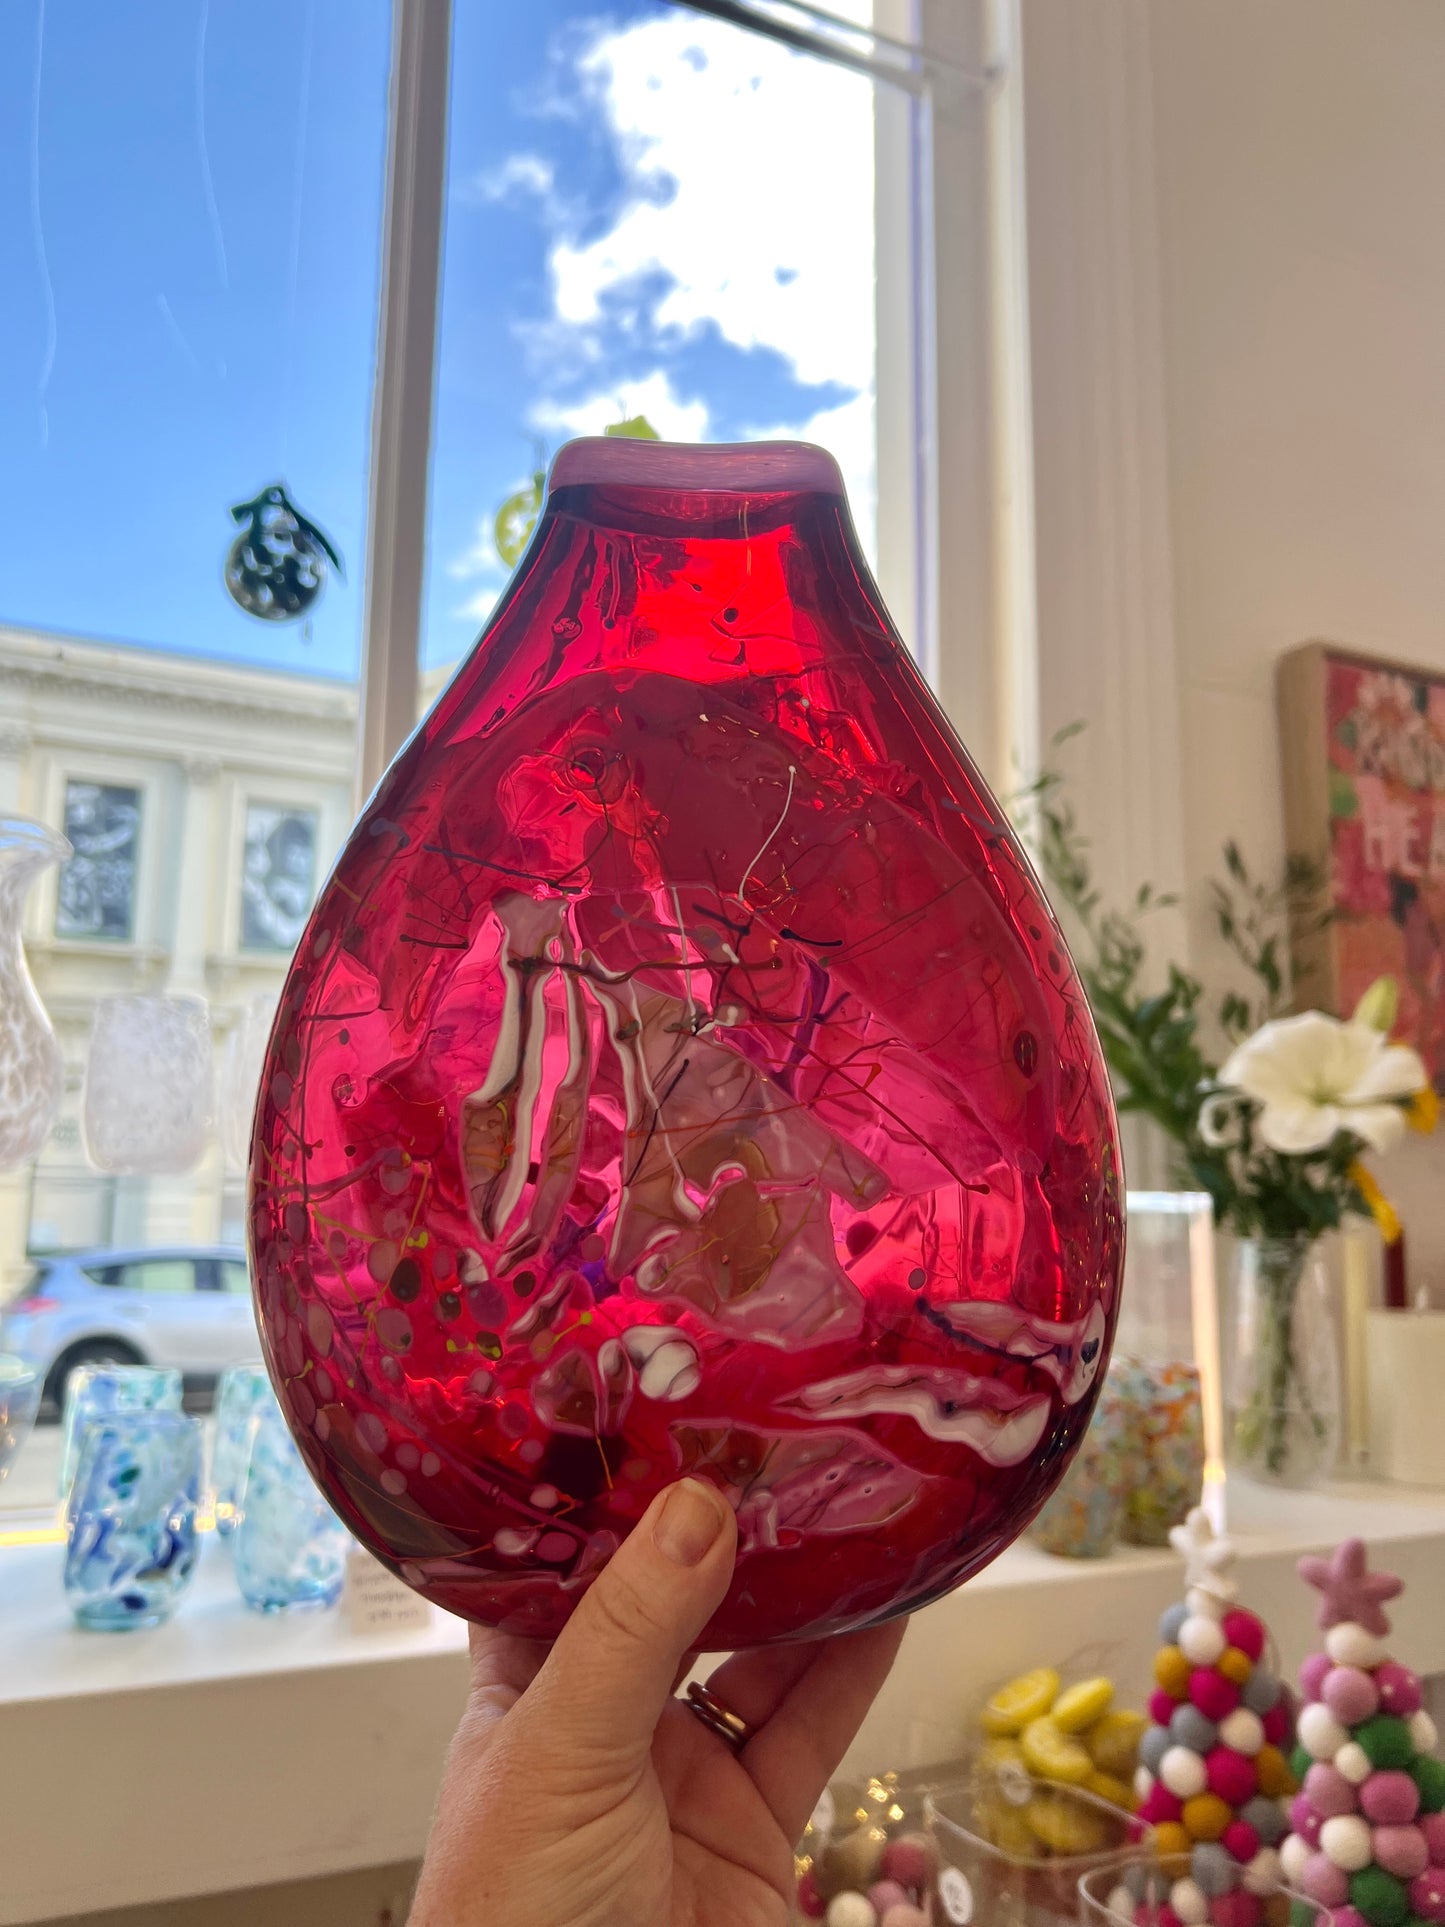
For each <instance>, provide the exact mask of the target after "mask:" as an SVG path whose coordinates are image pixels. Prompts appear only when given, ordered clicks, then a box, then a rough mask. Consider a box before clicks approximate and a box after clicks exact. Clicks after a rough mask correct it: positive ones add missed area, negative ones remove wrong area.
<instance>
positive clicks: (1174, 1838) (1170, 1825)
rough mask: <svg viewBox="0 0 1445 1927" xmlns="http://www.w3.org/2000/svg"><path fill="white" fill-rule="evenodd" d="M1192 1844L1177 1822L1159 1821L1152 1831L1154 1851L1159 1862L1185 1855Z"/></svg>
mask: <svg viewBox="0 0 1445 1927" xmlns="http://www.w3.org/2000/svg"><path fill="white" fill-rule="evenodd" d="M1193 1845H1194V1842H1193V1841H1192V1840H1191V1839H1190V1838H1189V1835H1188V1834H1187V1833H1186V1832H1185V1830H1184V1828H1183V1827H1181V1826H1180V1824H1179V1822H1178V1821H1177V1820H1161V1821H1160V1822H1159V1824H1158V1826H1157V1827H1155V1829H1154V1851H1155V1853H1157V1854H1158V1856H1159V1858H1160V1859H1161V1860H1169V1859H1173V1858H1174V1857H1175V1856H1176V1855H1181V1854H1187V1853H1188V1852H1189V1851H1190V1849H1191V1848H1192V1847H1193Z"/></svg>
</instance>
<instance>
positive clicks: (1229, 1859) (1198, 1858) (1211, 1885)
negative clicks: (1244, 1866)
mask: <svg viewBox="0 0 1445 1927" xmlns="http://www.w3.org/2000/svg"><path fill="white" fill-rule="evenodd" d="M1189 1871H1190V1872H1191V1873H1192V1874H1193V1875H1194V1879H1195V1884H1196V1885H1197V1886H1199V1887H1202V1888H1203V1890H1204V1892H1205V1893H1207V1894H1208V1895H1209V1897H1210V1898H1211V1899H1212V1900H1213V1899H1217V1898H1218V1897H1219V1895H1220V1894H1227V1893H1231V1892H1232V1891H1233V1889H1234V1884H1235V1881H1236V1880H1237V1879H1238V1877H1239V1863H1238V1862H1237V1861H1236V1860H1235V1858H1234V1856H1233V1855H1232V1854H1231V1853H1230V1852H1229V1850H1228V1849H1227V1848H1225V1847H1221V1846H1220V1844H1219V1842H1218V1841H1217V1840H1201V1841H1200V1842H1199V1844H1198V1846H1197V1847H1195V1849H1194V1852H1193V1855H1192V1856H1191V1858H1190V1862H1189Z"/></svg>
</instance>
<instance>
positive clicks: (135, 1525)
mask: <svg viewBox="0 0 1445 1927" xmlns="http://www.w3.org/2000/svg"><path fill="white" fill-rule="evenodd" d="M200 1495H201V1428H200V1426H199V1425H198V1424H197V1423H196V1421H195V1420H194V1419H193V1418H187V1417H185V1415H184V1414H183V1413H180V1412H115V1413H112V1414H111V1415H110V1416H109V1417H108V1418H104V1419H99V1420H97V1421H95V1422H94V1423H93V1424H90V1425H87V1426H86V1428H85V1432H84V1436H83V1438H82V1441H81V1447H80V1462H79V1464H78V1465H77V1467H76V1471H75V1484H74V1486H73V1487H72V1488H71V1494H70V1503H69V1505H68V1507H67V1509H66V1520H65V1524H66V1552H65V1592H66V1597H67V1598H68V1599H69V1601H70V1605H71V1610H72V1611H73V1612H74V1614H75V1617H76V1619H77V1620H78V1621H79V1622H80V1624H81V1625H82V1626H88V1627H92V1628H94V1629H96V1630H98V1631H102V1632H121V1631H128V1630H130V1629H131V1628H133V1627H137V1626H159V1625H160V1624H161V1622H162V1621H163V1620H166V1619H169V1618H170V1616H171V1614H172V1613H173V1612H174V1611H175V1609H176V1601H177V1600H178V1599H179V1598H180V1596H181V1594H182V1593H183V1592H184V1591H185V1589H186V1587H187V1585H188V1584H189V1583H190V1579H191V1575H192V1573H193V1572H194V1571H195V1568H196V1554H197V1546H196V1507H197V1505H198V1504H199V1502H200Z"/></svg>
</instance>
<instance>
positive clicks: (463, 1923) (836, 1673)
mask: <svg viewBox="0 0 1445 1927" xmlns="http://www.w3.org/2000/svg"><path fill="white" fill-rule="evenodd" d="M736 1546H737V1529H736V1524H735V1521H734V1519H733V1515H732V1511H731V1509H730V1508H729V1507H728V1505H727V1504H726V1503H725V1501H724V1500H723V1499H722V1498H721V1497H720V1496H719V1495H718V1494H717V1493H716V1492H714V1491H713V1489H712V1488H711V1487H710V1486H706V1485H702V1484H700V1483H698V1482H697V1481H696V1480H692V1479H685V1480H683V1481H682V1483H681V1484H679V1485H674V1486H670V1487H669V1488H668V1489H667V1491H666V1492H662V1493H659V1494H658V1496H657V1498H655V1499H654V1500H653V1502H652V1504H651V1505H650V1506H649V1507H648V1509H647V1511H646V1513H644V1515H643V1517H642V1519H641V1520H640V1522H639V1523H638V1525H637V1527H636V1529H635V1530H634V1531H633V1532H632V1534H631V1535H630V1536H629V1537H628V1538H627V1540H626V1541H625V1542H624V1543H623V1545H622V1546H621V1547H620V1548H619V1549H618V1551H617V1552H616V1554H615V1555H614V1556H613V1558H612V1560H611V1561H610V1562H609V1564H608V1565H607V1566H606V1567H605V1568H604V1569H603V1571H602V1573H601V1574H600V1575H599V1577H598V1578H597V1579H596V1580H595V1581H594V1582H593V1584H592V1586H591V1588H590V1590H589V1591H588V1592H587V1593H585V1594H584V1596H583V1598H582V1600H581V1601H580V1603H579V1604H578V1607H577V1610H576V1611H575V1612H574V1613H573V1615H572V1618H571V1619H570V1620H569V1621H568V1623H567V1626H566V1628H565V1629H564V1631H563V1632H562V1635H561V1637H560V1638H559V1639H558V1640H557V1642H556V1644H555V1645H554V1646H553V1647H552V1648H551V1650H550V1651H548V1650H547V1649H546V1648H545V1647H542V1646H539V1645H537V1644H535V1643H534V1642H532V1641H530V1640H523V1639H517V1638H514V1637H512V1636H510V1635H508V1634H505V1633H496V1632H490V1631H487V1630H485V1629H483V1628H480V1627H473V1629H472V1686H471V1693H470V1695H469V1697H468V1701H467V1708H466V1711H465V1713H464V1714H463V1715H462V1721H461V1725H460V1726H459V1728H458V1729H457V1734H456V1737H455V1739H454V1740H453V1742H452V1747H451V1752H450V1754H449V1756H448V1759H447V1766H446V1772H445V1774H444V1776H443V1780H442V1789H441V1795H440V1799H439V1802H438V1807H437V1815H436V1819H435V1822H434V1823H433V1826H432V1833H431V1840H430V1842H429V1844H428V1847H427V1852H426V1859H425V1861H424V1863H423V1865H422V1871H421V1878H420V1881H419V1882H418V1885H417V1891H416V1898H415V1901H414V1902H413V1905H412V1912H411V1920H410V1927H784V1923H785V1922H786V1920H787V1918H788V1910H789V1906H790V1903H791V1899H792V1894H793V1858H792V1846H793V1842H794V1841H795V1840H796V1839H797V1838H798V1836H799V1834H800V1833H801V1832H802V1830H803V1827H804V1825H805V1824H806V1822H807V1820H808V1816H809V1815H810V1814H811V1813H812V1811H813V1808H814V1806H815V1805H816V1804H817V1801H818V1796H819V1795H820V1794H821V1793H822V1791H823V1788H824V1787H825V1786H826V1785H827V1783H828V1780H829V1779H830V1778H831V1776H832V1774H833V1773H834V1771H835V1770H836V1768H837V1765H838V1762H839V1760H841V1758H842V1757H843V1754H844V1752H845V1750H846V1749H847V1746H848V1743H849V1742H850V1740H851V1739H852V1738H853V1735H854V1734H855V1732H856V1731H857V1729H858V1727H859V1725H860V1724H861V1722H862V1719H863V1716H864V1714H865V1713H866V1712H867V1710H868V1708H869V1706H870V1705H871V1704H872V1702H873V1699H874V1696H875V1695H876V1693H877V1692H878V1689H879V1687H880V1686H882V1684H883V1681H884V1679H885V1678H886V1677H887V1674H888V1669H889V1667H890V1666H891V1665H892V1663H893V1658H894V1655H895V1654H896V1652H897V1650H898V1645H899V1642H900V1640H901V1639H902V1637H903V1625H904V1622H902V1621H894V1622H892V1623H890V1624H889V1625H886V1626H878V1627H874V1628H872V1629H870V1630H869V1631H866V1632H861V1633H851V1634H847V1635H844V1636H842V1637H839V1638H836V1639H829V1640H820V1641H818V1642H816V1643H814V1644H810V1645H796V1646H774V1647H763V1648H760V1649H759V1650H758V1651H756V1652H746V1653H736V1654H734V1655H733V1656H732V1658H730V1659H728V1660H726V1661H724V1663H723V1664H722V1665H721V1666H719V1667H718V1668H717V1670H716V1671H715V1672H714V1673H713V1674H712V1675H711V1677H710V1679H709V1681H708V1686H709V1690H710V1691H711V1692H712V1693H713V1694H714V1695H715V1696H716V1698H717V1699H718V1701H720V1702H721V1704H722V1705H723V1706H725V1707H728V1708H729V1709H731V1710H732V1711H734V1712H736V1713H737V1714H739V1715H740V1716H741V1718H742V1719H743V1720H745V1721H746V1722H747V1724H748V1726H749V1727H750V1728H751V1736H750V1737H749V1738H748V1739H747V1742H746V1744H745V1745H743V1746H742V1747H741V1749H740V1750H737V1751H735V1750H734V1748H733V1747H732V1746H731V1745H729V1744H728V1742H726V1741H725V1740H722V1739H720V1738H719V1737H718V1736H717V1735H716V1734H715V1733H714V1732H712V1731H710V1730H709V1728H708V1727H707V1726H705V1725H704V1724H703V1722H702V1721H701V1720H700V1719H697V1718H695V1717H694V1716H693V1715H692V1714H691V1713H690V1712H689V1711H688V1708H687V1706H686V1704H685V1703H684V1702H683V1701H681V1700H678V1699H676V1698H674V1697H673V1694H674V1689H675V1687H676V1685H677V1682H678V1680H679V1679H680V1678H681V1676H682V1674H683V1673H684V1672H685V1670H686V1667H687V1662H688V1655H689V1652H690V1649H691V1647H692V1643H693V1641H694V1640H696V1638H697V1637H698V1635H699V1633H701V1631H702V1630H703V1628H704V1627H705V1626H706V1624H707V1622H708V1620H709V1619H710V1618H711V1616H712V1614H713V1613H714V1612H715V1611H716V1609H717V1607H718V1606H719V1604H720V1603H721V1601H722V1598H723V1595H724V1594H725V1593H726V1591H727V1589H728V1583H729V1581H730V1580H731V1578H732V1570H733V1558H734V1554H735V1552H736Z"/></svg>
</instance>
